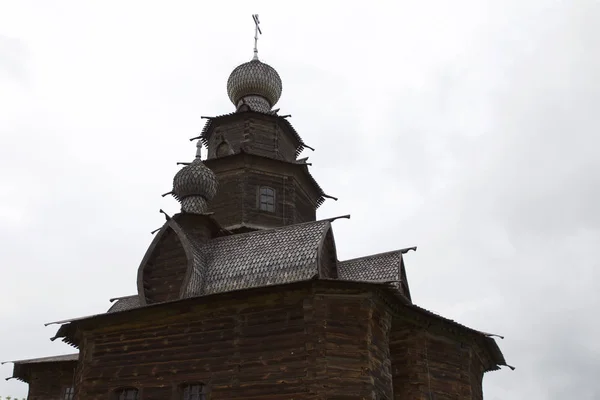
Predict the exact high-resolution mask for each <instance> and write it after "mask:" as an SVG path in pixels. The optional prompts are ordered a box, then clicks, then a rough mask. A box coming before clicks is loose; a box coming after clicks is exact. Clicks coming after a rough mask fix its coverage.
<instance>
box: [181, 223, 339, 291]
mask: <svg viewBox="0 0 600 400" xmlns="http://www.w3.org/2000/svg"><path fill="white" fill-rule="evenodd" d="M330 227H331V224H330V222H329V221H328V220H325V221H317V222H309V223H304V224H297V225H289V226H285V227H282V228H276V229H268V230H263V231H255V232H249V233H244V234H238V235H232V236H225V237H221V238H217V239H214V240H211V241H210V242H209V243H208V244H207V245H205V246H204V247H203V249H202V252H203V253H204V261H205V263H206V264H205V265H204V266H198V268H195V269H194V272H193V273H194V274H202V275H203V276H202V278H200V277H198V279H191V280H190V284H189V285H188V291H187V293H189V295H191V296H202V295H208V294H213V293H221V292H229V291H233V290H239V289H249V288H253V287H259V286H270V285H277V284H281V283H290V282H295V281H302V280H307V279H310V278H312V277H314V276H317V275H318V273H319V269H318V265H317V255H318V250H319V247H320V245H321V243H322V242H323V240H324V238H325V234H326V233H327V231H328V230H329V229H330Z"/></svg>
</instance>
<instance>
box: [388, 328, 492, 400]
mask: <svg viewBox="0 0 600 400" xmlns="http://www.w3.org/2000/svg"><path fill="white" fill-rule="evenodd" d="M390 351H391V360H392V377H393V386H394V399H396V400H412V399H425V398H429V397H432V398H435V399H440V400H482V399H483V393H482V379H483V369H484V368H483V363H482V362H481V361H480V360H479V358H478V357H477V354H478V351H477V349H476V348H475V347H474V345H473V343H471V342H470V341H467V340H465V341H461V340H459V339H458V338H453V337H450V336H442V335H440V334H437V333H432V332H428V331H426V330H425V329H424V328H423V327H416V326H414V327H411V326H400V325H399V326H396V327H395V328H394V330H393V331H392V335H391V341H390Z"/></svg>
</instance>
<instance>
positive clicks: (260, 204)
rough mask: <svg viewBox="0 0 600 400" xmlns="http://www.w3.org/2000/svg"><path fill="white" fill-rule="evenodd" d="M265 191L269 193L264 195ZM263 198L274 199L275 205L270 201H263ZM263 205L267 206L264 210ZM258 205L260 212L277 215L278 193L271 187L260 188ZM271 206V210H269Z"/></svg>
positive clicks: (257, 195)
mask: <svg viewBox="0 0 600 400" xmlns="http://www.w3.org/2000/svg"><path fill="white" fill-rule="evenodd" d="M263 191H266V192H267V193H264V194H263ZM269 192H270V194H269ZM263 196H265V198H266V199H272V201H273V203H272V204H270V203H269V202H268V201H263ZM263 204H264V205H265V208H263ZM256 205H257V208H258V210H259V211H263V212H268V213H271V214H275V212H276V211H277V207H276V206H277V191H276V190H275V189H274V188H272V187H270V186H258V190H257V193H256ZM269 206H270V207H271V209H269Z"/></svg>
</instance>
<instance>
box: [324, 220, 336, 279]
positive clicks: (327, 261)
mask: <svg viewBox="0 0 600 400" xmlns="http://www.w3.org/2000/svg"><path fill="white" fill-rule="evenodd" d="M319 266H320V271H319V272H320V274H321V277H322V278H328V279H336V278H337V277H338V273H337V251H336V248H335V241H334V239H333V230H332V229H331V228H330V229H329V231H328V232H327V234H326V235H325V241H324V242H323V246H322V248H321V251H320V253H319Z"/></svg>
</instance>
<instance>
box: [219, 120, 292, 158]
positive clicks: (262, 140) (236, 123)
mask: <svg viewBox="0 0 600 400" xmlns="http://www.w3.org/2000/svg"><path fill="white" fill-rule="evenodd" d="M213 129H214V131H213V132H212V134H211V137H210V140H209V141H208V158H209V159H212V158H217V157H222V156H223V155H227V152H224V151H222V150H221V149H222V148H223V146H222V144H226V145H227V146H228V147H229V148H230V149H231V151H233V152H234V153H239V151H240V150H243V151H245V152H247V153H250V154H256V155H258V156H263V157H270V158H275V159H278V160H285V161H294V160H295V159H296V147H295V145H294V143H295V139H294V137H293V133H292V132H290V131H288V130H287V129H285V128H284V127H283V126H282V125H281V124H280V123H279V120H278V118H277V117H275V116H269V115H260V114H254V113H239V114H237V115H233V116H231V117H229V118H227V119H225V120H223V121H222V122H219V123H216V124H215V126H214V128H213Z"/></svg>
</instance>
